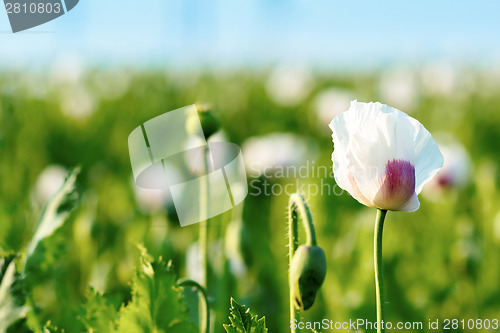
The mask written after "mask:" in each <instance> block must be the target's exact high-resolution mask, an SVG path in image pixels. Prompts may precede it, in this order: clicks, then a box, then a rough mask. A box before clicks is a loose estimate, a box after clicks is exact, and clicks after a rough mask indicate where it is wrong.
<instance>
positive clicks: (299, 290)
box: [288, 194, 326, 333]
mask: <svg viewBox="0 0 500 333" xmlns="http://www.w3.org/2000/svg"><path fill="white" fill-rule="evenodd" d="M299 216H300V217H301V218H302V222H303V226H304V229H305V231H306V244H305V245H301V246H299V232H298V224H299V223H298V220H299ZM288 232H289V237H288V238H289V266H290V271H289V286H290V322H296V321H298V320H299V318H300V310H307V309H309V308H310V307H311V306H312V305H313V303H314V300H315V298H316V293H317V291H318V289H319V288H320V287H321V285H322V284H323V281H324V280H325V275H326V258H325V254H324V252H323V250H322V249H321V248H320V247H318V246H317V244H316V234H315V232H314V224H313V220H312V216H311V213H310V211H309V207H308V206H307V203H306V202H305V200H304V198H303V197H302V196H301V195H300V194H293V195H292V196H291V197H290V201H289V205H288ZM291 332H292V333H299V332H300V329H298V328H296V327H294V326H291Z"/></svg>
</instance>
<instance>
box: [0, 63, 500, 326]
mask: <svg viewBox="0 0 500 333" xmlns="http://www.w3.org/2000/svg"><path fill="white" fill-rule="evenodd" d="M499 91H500V71H499V70H498V69H496V70H492V69H488V70H485V69H480V68H472V67H453V66H451V65H448V64H441V63H439V64H424V65H421V66H414V67H411V68H407V67H388V68H385V69H380V70H373V71H360V72H349V71H345V72H342V71H332V72H328V71H318V70H314V69H309V68H302V67H297V66H295V67H294V66H278V67H276V68H272V67H271V68H267V69H259V70H255V71H250V70H219V71H215V70H214V71H211V70H204V71H199V72H197V71H192V70H189V71H188V70H180V69H178V70H172V69H170V70H165V69H158V68H157V69H149V70H145V69H144V70H138V69H134V70H132V69H126V68H123V69H103V68H98V67H95V68H84V67H78V66H75V65H74V64H73V65H68V66H66V67H62V68H57V67H55V68H53V69H51V70H50V71H45V72H40V73H31V74H28V73H24V72H22V73H21V72H16V71H15V70H12V71H10V70H4V71H2V72H1V73H0V156H1V159H0V176H1V182H0V274H1V275H0V277H1V284H0V333H3V332H43V333H46V332H165V333H177V332H201V331H203V332H212V333H219V332H266V331H268V332H271V333H280V332H290V331H291V330H292V331H293V330H294V328H291V326H292V325H291V321H290V320H291V315H292V313H293V315H292V316H295V319H296V320H297V321H296V322H297V323H298V322H301V323H303V324H304V328H295V330H296V331H300V332H311V331H318V332H333V331H339V332H351V331H353V332H354V331H355V332H374V331H376V330H375V329H373V328H372V327H367V326H366V325H360V326H359V327H357V328H356V329H355V330H353V329H352V327H351V328H345V327H342V323H349V322H350V321H351V322H352V321H358V320H359V321H361V320H363V321H364V322H367V321H368V322H376V321H377V299H376V296H375V295H376V282H375V278H374V227H375V218H376V211H377V209H375V208H378V209H381V210H385V209H387V210H389V211H388V212H387V215H386V216H385V215H384V216H385V224H384V234H383V235H384V238H383V260H382V261H381V265H382V266H381V267H383V275H384V278H383V286H384V288H383V289H384V291H383V292H384V295H385V300H384V301H383V305H384V306H385V315H384V320H385V321H386V322H391V323H392V324H393V325H394V326H396V325H397V323H422V327H418V326H414V327H412V328H408V327H407V328H406V329H402V330H403V331H409V332H417V331H418V332H433V331H434V332H443V331H446V332H484V331H492V332H493V331H497V330H498V329H499V327H498V325H499V321H500V265H499V263H500V206H499V205H498V203H499V202H500V173H499V168H498V166H499V165H500V153H499V152H500V148H499V142H500V107H499V106H500V94H499V93H498V92H499ZM355 100H357V101H358V104H357V105H363V107H365V104H362V103H363V102H366V103H368V102H380V103H382V104H386V105H388V106H390V107H394V108H397V109H398V110H401V111H402V112H404V113H405V114H407V115H408V116H410V117H412V118H413V119H416V120H417V121H418V122H419V123H420V124H421V125H422V126H423V127H425V128H424V129H425V130H426V131H428V132H429V133H430V134H431V135H432V137H431V138H427V137H426V140H429V141H426V144H427V143H428V144H429V145H430V147H431V148H429V149H430V150H429V151H431V152H430V153H429V152H425V151H424V150H423V151H424V153H422V154H423V155H424V156H423V157H422V159H424V158H425V156H427V155H425V154H434V155H433V156H434V158H433V161H434V162H433V163H430V162H429V163H428V164H429V165H431V166H432V168H434V169H432V170H430V171H429V172H428V173H429V174H428V175H425V177H423V178H425V184H422V185H423V189H422V191H421V192H420V189H418V188H419V185H420V183H419V179H423V178H422V175H421V174H419V171H418V168H419V166H418V165H416V164H415V163H417V162H415V163H413V161H414V160H413V159H411V158H413V157H411V158H410V157H409V159H410V161H411V163H412V164H411V165H410V164H405V163H406V162H404V163H403V162H401V163H399V162H398V163H399V164H398V163H396V162H395V165H396V166H395V167H396V168H402V169H398V170H399V171H397V172H396V171H394V173H395V174H398V172H401V173H404V174H405V175H407V174H411V175H412V177H413V178H411V177H410V178H404V179H403V180H404V184H407V185H408V184H411V186H412V188H411V190H410V191H409V192H404V191H403V192H401V191H400V192H398V193H399V194H398V195H397V196H396V197H395V198H393V199H391V200H392V201H391V200H388V201H387V207H385V206H384V204H385V203H381V200H380V197H374V198H368V197H367V194H366V193H365V192H363V187H362V185H360V184H361V183H360V182H359V179H360V178H357V175H356V174H354V178H355V180H357V181H358V183H357V184H358V185H359V186H358V187H359V188H358V187H357V190H355V189H354V187H350V186H352V184H351V185H348V184H349V181H348V180H347V179H349V178H348V177H347V176H346V178H345V180H346V181H345V183H342V180H340V181H339V179H340V178H339V177H340V176H339V172H340V171H337V170H336V169H335V168H334V165H333V162H332V153H333V152H334V143H333V141H332V129H335V126H337V125H332V129H331V128H330V127H329V124H330V123H332V120H333V119H334V118H336V117H337V116H339V114H341V113H342V112H345V111H347V110H348V109H349V108H350V106H351V101H355ZM195 103H207V104H204V105H209V108H210V112H211V113H212V114H213V115H214V117H215V118H216V122H217V125H216V127H215V128H212V130H213V131H212V132H214V133H213V135H211V136H210V137H207V140H209V142H210V140H213V141H224V142H231V143H234V144H236V145H238V146H239V147H240V148H241V152H242V156H243V160H244V166H245V173H246V179H247V188H248V194H247V195H246V198H245V199H244V200H243V202H242V203H240V204H237V205H236V206H235V207H234V208H232V209H230V210H228V211H226V212H225V213H223V214H220V215H217V216H215V217H212V218H210V219H209V220H208V221H205V222H203V223H201V224H200V223H195V224H191V225H187V226H182V227H181V224H180V221H179V216H178V214H177V211H176V207H175V205H174V202H173V201H172V198H171V197H170V196H169V194H168V193H165V192H164V191H161V190H150V189H144V188H141V187H139V186H137V185H136V183H135V181H134V177H133V173H132V167H131V160H130V154H129V146H128V137H129V135H130V133H131V132H132V131H133V130H134V129H135V128H137V127H138V126H140V125H141V124H143V123H144V122H146V121H148V120H150V119H152V118H154V117H157V116H159V115H162V114H164V113H166V112H168V111H171V110H175V109H179V108H182V107H185V106H188V105H192V104H195ZM197 105H201V104H197ZM207 107H208V106H207ZM360 107H361V106H360ZM349 112H351V111H349ZM344 116H345V114H344ZM344 116H341V117H344ZM399 116H400V117H403V116H402V115H401V114H399ZM345 117H347V116H345ZM404 117H406V115H405V116H404ZM337 119H342V118H337ZM346 119H347V118H346ZM377 119H380V116H376V117H374V120H373V121H372V122H370V124H373V127H375V126H376V125H377V121H378V120H377ZM405 119H406V118H405ZM405 121H406V120H405ZM412 121H413V120H412ZM412 121H410V122H411V124H413V125H415V123H414V122H412ZM339 122H340V120H339ZM346 122H347V120H346ZM202 125H203V123H202ZM413 125H412V126H413ZM214 126H215V125H214ZM408 126H409V125H408ZM396 128H401V127H400V126H399V127H396ZM408 128H409V127H408ZM415 128H418V129H420V127H418V126H417V125H415ZM204 129H205V128H204ZM400 132H401V133H399V134H397V135H396V137H397V140H395V141H394V142H396V145H398V144H399V145H400V146H403V143H402V142H403V141H404V140H405V138H406V136H405V135H406V134H408V135H410V134H411V133H413V132H411V130H407V131H406V130H405V131H400ZM359 133H361V134H360V135H361V136H363V135H364V133H366V130H365V129H362V130H360V131H359ZM211 134H212V133H211ZM205 135H206V133H205ZM398 135H399V136H398ZM340 136H341V135H340V134H338V135H337V136H335V135H334V138H333V139H334V140H335V141H336V142H335V149H337V148H338V147H341V145H342V142H344V141H343V140H344V138H342V137H340ZM380 137H382V136H380ZM380 137H379V139H377V140H376V141H373V142H377V143H378V142H381V139H380ZM430 140H432V142H431V141H430ZM434 141H435V144H436V147H439V149H438V150H432V149H434V148H433V147H434V146H433V144H434ZM373 142H372V143H373ZM429 142H430V143H429ZM364 144H367V143H366V142H365V143H364ZM351 146H352V144H351V145H346V148H345V149H346V151H347V150H348V149H350V148H347V147H351ZM386 146H388V147H394V145H393V144H392V145H391V144H387V145H386ZM338 149H340V148H338ZM412 149H413V148H412ZM436 149H437V148H436ZM338 151H339V153H337V154H340V150H338ZM370 151H372V152H373V151H375V150H373V149H370ZM412 151H413V150H412ZM344 153H345V152H344ZM375 153H376V152H375ZM375 153H374V154H375ZM347 155H348V152H347V153H345V154H344V155H342V156H341V157H342V158H340V159H339V160H338V161H340V162H338V163H340V164H342V163H343V162H342V161H347V160H348V158H349V156H347ZM346 156H347V157H346ZM377 156H378V155H377ZM391 156H392V155H391ZM398 156H399V155H398ZM439 156H442V157H443V161H444V164H443V163H441V162H442V161H440V160H439V158H440V157H439ZM436 159H437V160H436ZM334 160H335V156H334ZM391 160H392V157H391ZM384 161H385V160H384ZM441 165H442V167H441ZM358 166H359V165H358ZM391 167H392V164H391ZM346 168H347V167H346ZM412 168H413V169H412ZM401 170H402V171H401ZM415 170H416V176H414V174H415ZM438 170H439V172H438ZM434 171H435V172H434ZM334 172H335V174H334ZM436 172H438V173H437V174H436ZM427 176H428V177H427ZM405 177H406V176H405ZM415 177H416V178H415ZM419 177H420V178H419ZM397 184H400V183H397ZM393 186H396V185H393ZM398 186H399V185H398ZM401 186H402V185H401ZM346 187H349V188H347V189H346ZM356 191H358V192H356ZM415 191H417V192H418V193H415ZM350 192H352V193H350ZM295 193H299V194H300V195H295ZM417 194H418V202H419V205H418V206H417V205H416V202H415V201H411V205H410V204H409V203H408V202H409V200H410V197H411V198H412V199H411V200H417V197H416V195H417ZM413 195H415V197H413ZM374 196H375V195H374ZM291 197H292V203H291V201H290V200H291V199H290V198H291ZM183 200H186V202H188V203H189V202H190V201H193V202H195V201H196V200H193V198H191V197H188V196H185V197H184V198H183ZM207 200H208V201H209V200H210V197H209V198H207ZM358 201H359V202H358ZM302 205H304V206H302ZM367 206H369V207H367ZM370 207H372V208H370ZM393 210H394V211H393ZM401 210H402V211H401ZM403 211H404V212H403ZM306 212H310V214H307V213H306ZM308 222H310V223H309V227H308ZM291 226H292V227H291ZM310 227H311V228H312V230H313V233H314V237H312V236H311V230H310V229H308V228H310ZM290 228H291V229H290ZM290 235H291V236H290ZM294 240H296V242H295V243H294ZM309 241H310V242H309ZM306 243H307V247H306V245H305V244H306ZM302 246H304V247H302ZM318 248H320V249H321V250H318ZM292 249H293V250H294V251H291V250H292ZM295 250H296V251H297V252H295ZM292 252H293V253H299V255H303V256H304V257H303V258H297V259H296V260H295V261H296V262H298V264H296V265H297V266H298V265H302V266H301V269H302V271H298V270H294V269H289V264H290V263H292V259H295V258H292V257H290V253H292ZM297 257H298V256H297ZM304 258H307V259H304ZM300 260H302V262H300ZM308 260H309V261H308ZM289 271H290V276H295V277H296V278H297V281H299V280H300V277H301V276H306V275H307V276H306V277H307V279H305V278H304V280H300V281H302V282H300V283H299V282H297V283H296V284H294V285H293V286H292V285H289ZM305 271H307V274H305V273H304V272H305ZM301 274H304V275H301ZM306 280H307V283H306V282H303V281H306ZM313 284H317V285H315V287H311V286H312V285H313ZM294 288H295V289H294ZM306 289H307V292H306V291H305V290H306ZM291 293H292V294H293V297H290V296H291ZM311 295H313V296H312V297H311ZM290 302H292V308H291V306H290ZM294 306H295V307H294ZM247 309H250V310H249V312H246V311H247ZM207 310H208V311H207ZM325 320H326V322H327V323H330V324H331V325H333V326H329V327H328V328H327V327H324V326H321V325H320V326H316V327H312V328H310V327H309V328H308V327H306V324H307V323H318V322H320V323H326V322H325ZM435 322H437V323H438V325H437V326H430V324H431V323H435ZM335 323H340V326H339V327H335ZM495 323H496V328H495ZM393 329H395V328H394V327H393ZM387 331H389V329H388V330H387Z"/></svg>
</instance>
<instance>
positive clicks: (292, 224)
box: [288, 193, 316, 333]
mask: <svg viewBox="0 0 500 333" xmlns="http://www.w3.org/2000/svg"><path fill="white" fill-rule="evenodd" d="M299 214H300V216H302V222H303V225H304V229H305V230H306V238H307V245H309V246H312V245H316V234H315V232H314V226H313V222H312V216H311V212H310V211H309V207H307V204H306V202H305V200H304V198H303V197H302V196H301V195H300V194H298V193H295V194H292V195H291V196H290V202H289V204H288V233H289V234H288V241H289V246H288V251H289V253H288V265H289V267H290V266H291V264H292V259H293V255H294V253H295V251H296V250H297V248H298V247H299V231H298V220H299ZM289 283H290V281H289ZM289 293H290V322H295V323H296V322H297V321H298V320H299V319H300V312H299V310H297V309H296V308H295V305H294V304H295V300H294V299H293V295H292V290H291V288H289ZM291 332H292V333H300V329H298V328H291Z"/></svg>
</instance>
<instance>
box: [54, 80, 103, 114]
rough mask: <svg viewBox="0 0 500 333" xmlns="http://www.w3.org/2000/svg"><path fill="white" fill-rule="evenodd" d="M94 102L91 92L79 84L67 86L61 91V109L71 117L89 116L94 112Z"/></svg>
mask: <svg viewBox="0 0 500 333" xmlns="http://www.w3.org/2000/svg"><path fill="white" fill-rule="evenodd" d="M96 104H97V102H96V100H95V98H94V97H93V96H92V93H91V92H90V91H89V90H88V89H87V88H86V87H84V86H83V85H81V84H78V85H75V86H68V87H66V88H65V89H62V91H61V97H60V107H61V111H62V113H63V114H64V115H66V116H68V117H71V118H73V119H86V118H89V117H90V116H92V115H93V114H94V112H95V110H96Z"/></svg>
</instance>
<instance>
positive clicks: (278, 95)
mask: <svg viewBox="0 0 500 333" xmlns="http://www.w3.org/2000/svg"><path fill="white" fill-rule="evenodd" d="M312 86H313V78H312V75H311V73H310V72H309V70H308V69H307V68H306V67H303V66H297V65H296V66H294V65H281V66H278V67H277V68H276V69H274V71H273V72H272V73H271V75H270V76H269V78H268V79H267V83H266V90H267V93H268V95H269V97H270V98H271V99H272V100H273V101H274V102H275V103H276V104H278V105H281V106H295V105H298V104H299V103H300V102H302V101H303V100H304V99H305V98H306V97H307V96H308V95H309V93H310V92H311V89H312Z"/></svg>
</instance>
